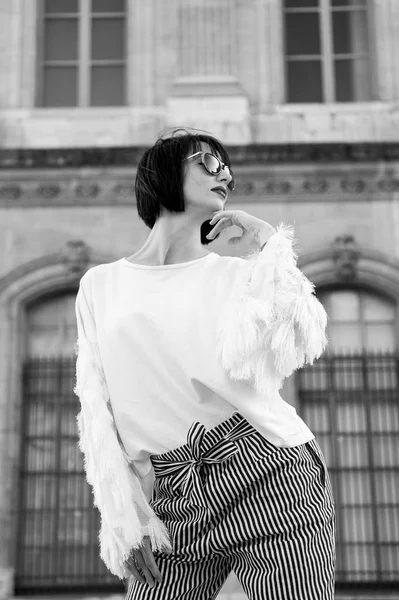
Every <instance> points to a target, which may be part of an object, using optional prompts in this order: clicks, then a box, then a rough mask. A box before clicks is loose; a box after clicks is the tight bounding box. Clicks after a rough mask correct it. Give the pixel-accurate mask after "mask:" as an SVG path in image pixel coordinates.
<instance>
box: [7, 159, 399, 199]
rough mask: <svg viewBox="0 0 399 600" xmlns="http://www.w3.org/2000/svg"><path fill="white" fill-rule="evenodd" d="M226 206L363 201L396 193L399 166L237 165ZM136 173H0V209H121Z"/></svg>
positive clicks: (129, 196)
mask: <svg viewBox="0 0 399 600" xmlns="http://www.w3.org/2000/svg"><path fill="white" fill-rule="evenodd" d="M235 173H236V180H237V184H236V191H235V192H234V193H232V194H231V195H230V197H229V200H228V201H229V203H230V204H233V205H234V204H241V203H245V202H255V203H257V202H315V201H323V202H348V201H349V202H365V201H371V200H372V201H386V200H391V199H392V197H393V194H396V193H398V192H399V165H393V164H392V163H391V164H390V165H381V164H376V165H375V166H373V167H371V166H370V165H366V164H357V165H356V166H350V165H348V164H341V165H339V166H338V165H319V167H315V165H303V166H299V167H297V166H292V165H291V166H289V165H278V166H267V165H266V166H261V165H253V166H251V167H250V166H248V167H245V166H239V167H237V169H235ZM134 178H135V169H134V168H120V167H119V168H116V167H115V168H108V169H105V168H99V169H95V168H85V169H83V168H81V169H49V170H47V171H45V170H28V169H19V170H12V169H11V170H8V171H0V207H7V208H17V207H33V206H123V205H132V204H134V203H135V195H134Z"/></svg>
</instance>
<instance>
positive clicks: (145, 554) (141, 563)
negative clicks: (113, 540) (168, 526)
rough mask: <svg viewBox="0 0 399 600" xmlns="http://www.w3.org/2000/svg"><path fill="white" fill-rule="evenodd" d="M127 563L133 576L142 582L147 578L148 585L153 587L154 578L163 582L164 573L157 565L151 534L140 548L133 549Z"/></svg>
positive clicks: (145, 537)
mask: <svg viewBox="0 0 399 600" xmlns="http://www.w3.org/2000/svg"><path fill="white" fill-rule="evenodd" d="M168 553H170V551H168ZM125 565H126V568H127V569H129V571H130V572H131V574H132V575H133V577H135V578H136V579H138V580H139V581H141V583H145V582H146V580H147V583H148V585H149V586H150V587H152V588H153V587H154V585H155V581H154V578H155V579H156V580H157V581H159V583H162V575H161V572H160V571H159V569H158V567H157V565H156V562H155V559H154V555H153V553H152V549H151V538H150V536H149V535H145V536H144V538H143V541H142V544H141V546H140V547H139V548H135V549H133V550H132V552H131V554H130V556H129V558H128V560H127V561H126V562H125ZM139 569H140V570H141V571H142V572H143V574H144V576H143V575H142V574H141V573H140V572H139ZM144 577H145V579H144Z"/></svg>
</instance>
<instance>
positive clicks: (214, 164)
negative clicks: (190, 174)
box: [204, 153, 220, 175]
mask: <svg viewBox="0 0 399 600" xmlns="http://www.w3.org/2000/svg"><path fill="white" fill-rule="evenodd" d="M204 162H205V166H206V168H207V169H208V171H209V173H212V175H216V174H217V173H219V172H220V162H219V161H218V159H217V158H216V156H213V155H212V154H208V153H206V154H205V156H204Z"/></svg>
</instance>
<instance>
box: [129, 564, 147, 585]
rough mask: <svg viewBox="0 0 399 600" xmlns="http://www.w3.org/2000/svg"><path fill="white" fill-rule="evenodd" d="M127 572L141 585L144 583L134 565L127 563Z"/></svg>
mask: <svg viewBox="0 0 399 600" xmlns="http://www.w3.org/2000/svg"><path fill="white" fill-rule="evenodd" d="M127 568H128V569H129V571H130V572H131V574H132V575H133V577H135V578H136V579H138V580H139V581H140V582H141V583H145V579H144V577H143V576H142V574H141V573H140V572H139V571H138V569H137V567H136V565H135V564H134V563H129V564H128V567H127Z"/></svg>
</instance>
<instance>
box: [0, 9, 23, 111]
mask: <svg viewBox="0 0 399 600" xmlns="http://www.w3.org/2000/svg"><path fill="white" fill-rule="evenodd" d="M21 13H22V11H21V0H2V2H1V3H0V81H1V86H0V107H1V108H3V109H4V108H15V107H16V106H18V100H19V73H20V68H19V67H20V61H21V51H22V48H21V43H20V42H21V35H20V27H21Z"/></svg>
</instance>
